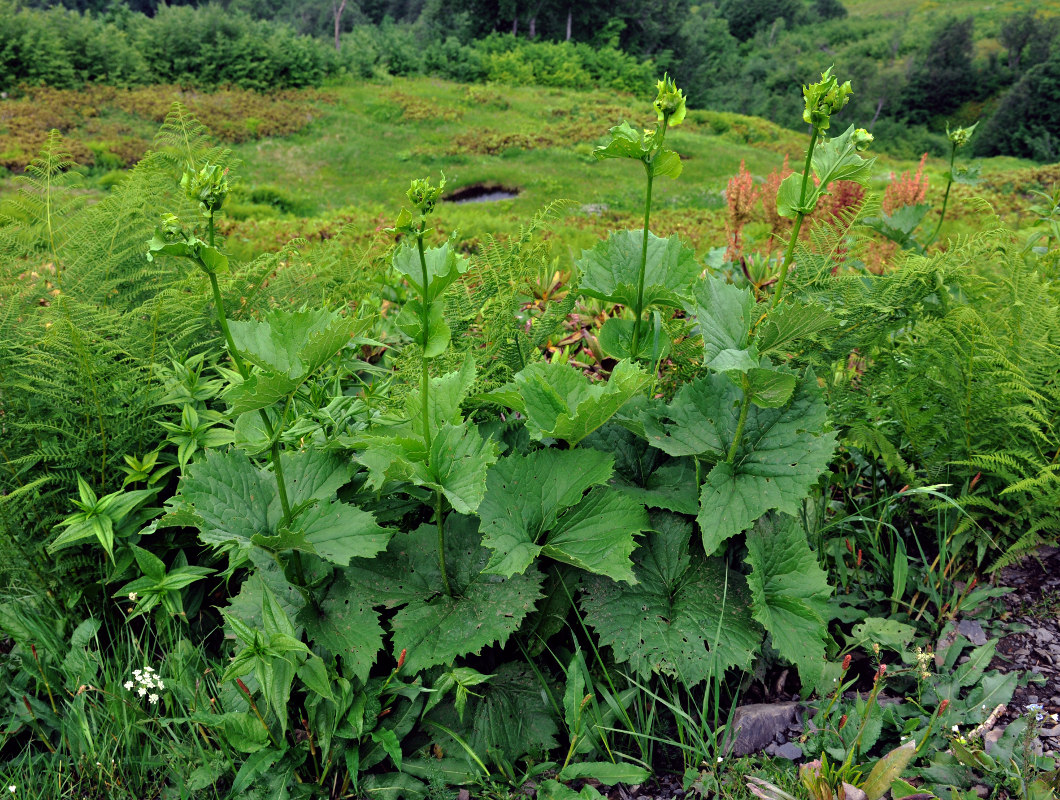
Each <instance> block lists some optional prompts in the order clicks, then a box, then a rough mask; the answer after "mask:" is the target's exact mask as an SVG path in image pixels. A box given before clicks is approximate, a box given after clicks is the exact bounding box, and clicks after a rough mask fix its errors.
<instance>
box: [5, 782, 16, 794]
mask: <svg viewBox="0 0 1060 800" xmlns="http://www.w3.org/2000/svg"><path fill="white" fill-rule="evenodd" d="M7 790H8V791H9V792H11V794H14V793H15V792H17V791H18V787H16V786H15V785H14V784H12V785H11V786H8V787H7Z"/></svg>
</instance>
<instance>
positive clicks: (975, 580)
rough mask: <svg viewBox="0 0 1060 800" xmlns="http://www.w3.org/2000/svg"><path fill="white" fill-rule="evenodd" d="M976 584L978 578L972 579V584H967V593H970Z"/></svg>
mask: <svg viewBox="0 0 1060 800" xmlns="http://www.w3.org/2000/svg"><path fill="white" fill-rule="evenodd" d="M977 583H979V579H978V578H972V582H971V583H969V584H968V591H969V592H970V591H972V589H974V588H975V585H976V584H977Z"/></svg>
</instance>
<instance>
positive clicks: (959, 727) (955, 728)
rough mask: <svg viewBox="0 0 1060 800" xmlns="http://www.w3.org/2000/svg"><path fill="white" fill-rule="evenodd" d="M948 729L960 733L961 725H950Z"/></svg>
mask: <svg viewBox="0 0 1060 800" xmlns="http://www.w3.org/2000/svg"><path fill="white" fill-rule="evenodd" d="M950 730H951V731H953V732H954V733H960V732H961V726H960V725H954V726H952V727H951V728H950Z"/></svg>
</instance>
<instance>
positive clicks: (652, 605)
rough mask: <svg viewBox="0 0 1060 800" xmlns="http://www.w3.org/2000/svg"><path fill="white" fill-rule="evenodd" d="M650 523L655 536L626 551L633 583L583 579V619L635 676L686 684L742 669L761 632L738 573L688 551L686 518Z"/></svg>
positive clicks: (665, 518) (661, 517) (667, 517)
mask: <svg viewBox="0 0 1060 800" xmlns="http://www.w3.org/2000/svg"><path fill="white" fill-rule="evenodd" d="M655 523H656V525H655V530H656V533H655V534H654V535H652V536H651V537H650V538H649V540H648V543H647V544H645V545H644V546H642V547H640V548H639V549H638V550H637V552H636V554H635V555H634V560H635V562H636V567H635V568H634V574H635V576H636V578H637V580H638V583H637V584H636V585H634V586H627V585H624V584H620V583H616V582H614V581H611V580H608V579H606V578H594V579H592V580H590V581H588V582H587V583H586V585H585V589H584V592H583V595H582V600H581V605H582V610H583V611H584V613H585V617H586V621H587V622H588V623H589V624H590V625H591V626H592V627H593V629H594V630H595V631H596V633H597V635H598V636H599V637H600V641H601V643H602V644H605V645H609V646H610V647H611V649H612V650H613V652H614V655H615V658H616V659H617V660H618V661H619V662H627V661H628V662H629V665H630V667H631V668H632V669H633V670H634V671H635V672H636V673H637V674H638V675H639V676H641V677H642V678H648V677H650V676H651V674H652V673H660V674H663V675H666V676H668V677H672V678H677V679H679V680H681V681H682V682H683V683H684V684H686V685H688V686H692V685H695V684H697V683H699V682H700V681H702V680H705V679H706V678H707V677H709V676H710V675H715V676H720V675H721V674H722V672H724V670H726V669H727V668H729V667H733V666H735V667H738V668H740V669H746V668H747V667H748V666H749V665H750V663H751V659H752V657H753V655H754V653H755V652H756V651H757V650H758V647H759V644H760V640H761V631H760V629H759V628H758V626H757V624H756V623H755V622H754V620H753V619H752V618H751V609H750V605H751V598H750V594H749V593H748V591H747V584H746V581H745V580H744V578H743V576H741V575H740V574H739V573H737V572H733V571H730V570H728V569H727V568H726V566H725V564H724V562H723V561H721V560H720V559H705V558H703V557H701V556H698V555H697V556H694V557H693V556H690V555H689V552H688V541H689V537H690V535H691V533H692V526H691V524H690V523H688V522H685V521H684V520H682V519H680V518H679V517H675V516H672V515H659V516H658V517H656V518H655Z"/></svg>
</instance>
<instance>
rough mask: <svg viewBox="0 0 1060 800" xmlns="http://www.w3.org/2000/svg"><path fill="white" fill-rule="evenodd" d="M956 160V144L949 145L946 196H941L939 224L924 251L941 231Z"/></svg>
mask: <svg viewBox="0 0 1060 800" xmlns="http://www.w3.org/2000/svg"><path fill="white" fill-rule="evenodd" d="M956 158H957V144H956V143H955V142H951V143H950V173H949V180H947V181H946V194H944V195H943V196H942V213H941V214H940V215H939V224H938V225H936V226H935V232H934V233H932V234H931V238H930V239H928V240H927V242H926V243H925V244H924V249H927V247H928V246H929V245H930V244H932V243H933V242H934V241H935V239H937V238H938V235H939V231H940V230H942V223H943V221H944V220H945V219H946V205H947V204H948V203H949V202H950V188H951V187H952V186H953V162H954V160H955V159H956Z"/></svg>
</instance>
